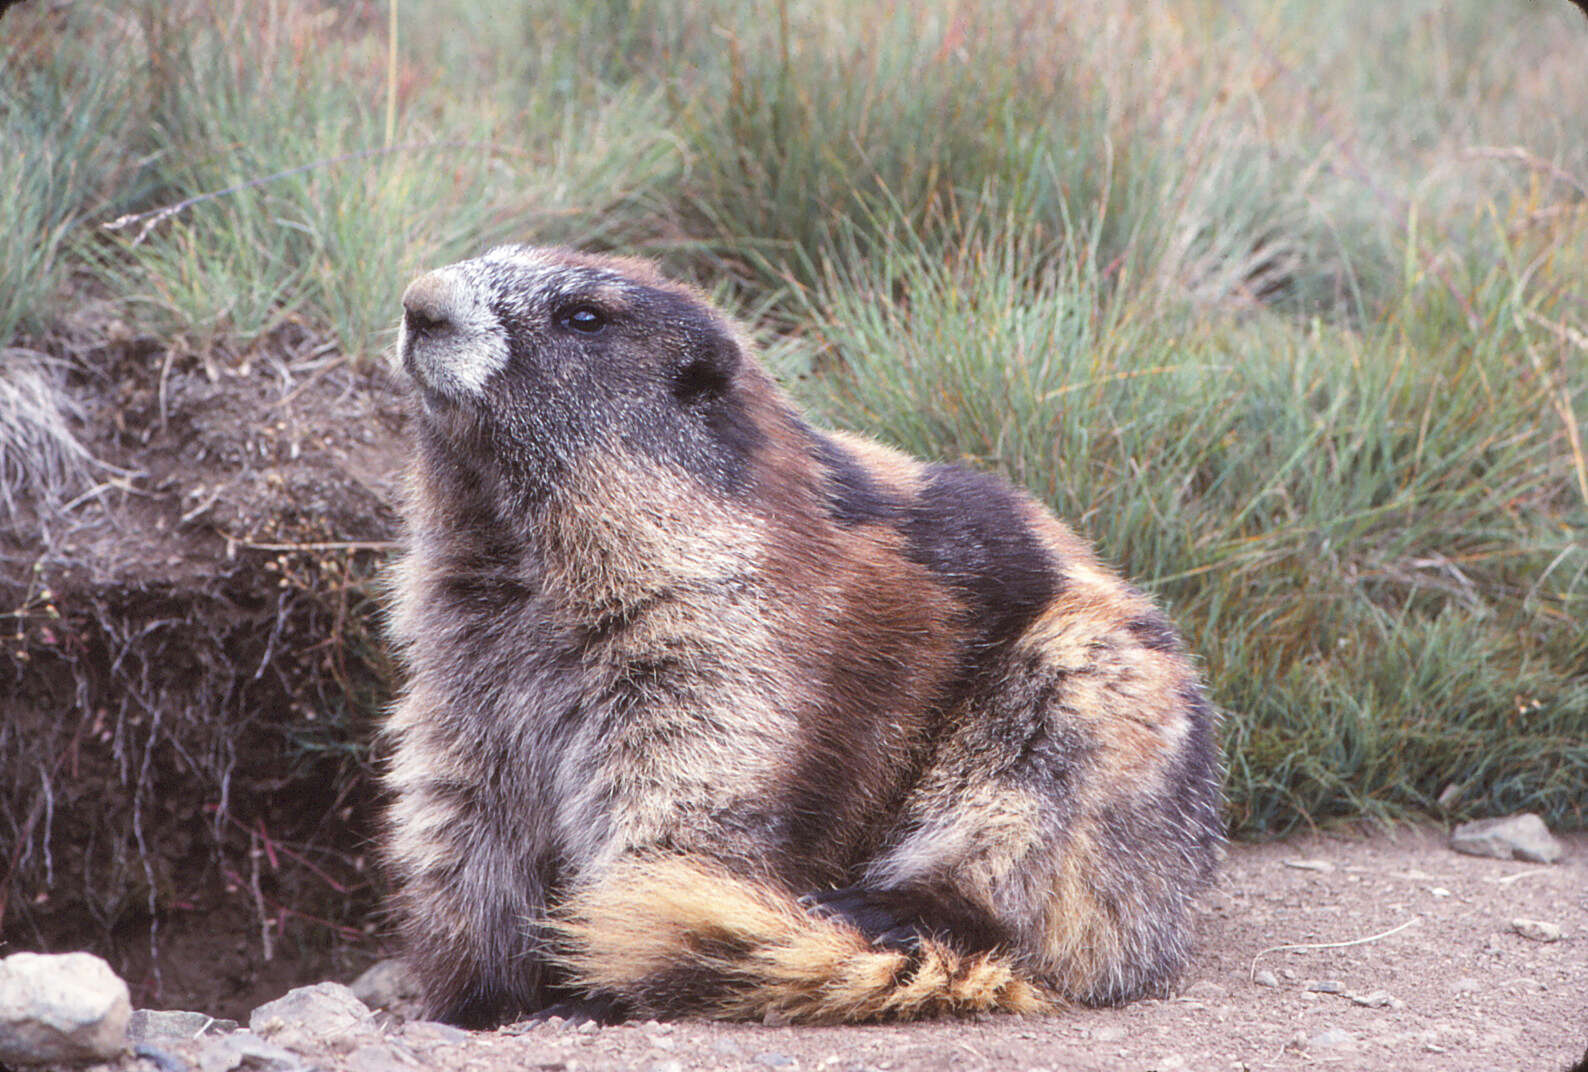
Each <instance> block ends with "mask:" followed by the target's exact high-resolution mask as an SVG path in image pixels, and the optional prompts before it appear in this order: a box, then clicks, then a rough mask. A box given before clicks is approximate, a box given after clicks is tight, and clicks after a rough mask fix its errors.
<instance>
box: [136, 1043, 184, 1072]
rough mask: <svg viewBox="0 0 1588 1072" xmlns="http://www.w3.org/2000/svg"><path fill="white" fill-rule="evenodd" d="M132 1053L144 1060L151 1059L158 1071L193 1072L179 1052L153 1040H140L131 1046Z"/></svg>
mask: <svg viewBox="0 0 1588 1072" xmlns="http://www.w3.org/2000/svg"><path fill="white" fill-rule="evenodd" d="M132 1055H133V1056H134V1057H137V1058H140V1059H141V1060H144V1061H153V1062H154V1067H156V1068H158V1069H159V1070H160V1072H193V1065H192V1064H191V1063H190V1062H189V1061H188V1059H187V1058H186V1057H184V1056H182V1055H181V1054H179V1053H175V1052H173V1051H171V1050H168V1049H166V1048H165V1047H164V1046H159V1045H156V1044H155V1043H153V1042H140V1043H138V1044H137V1045H135V1046H134V1047H133V1048H132Z"/></svg>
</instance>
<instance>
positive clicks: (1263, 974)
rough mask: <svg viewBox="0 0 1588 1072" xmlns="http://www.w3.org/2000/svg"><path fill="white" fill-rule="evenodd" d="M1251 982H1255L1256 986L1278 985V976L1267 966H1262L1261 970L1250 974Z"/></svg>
mask: <svg viewBox="0 0 1588 1072" xmlns="http://www.w3.org/2000/svg"><path fill="white" fill-rule="evenodd" d="M1252 982H1254V983H1256V984H1257V985H1258V986H1278V985H1279V977H1278V976H1277V975H1275V974H1274V973H1273V972H1271V971H1269V970H1268V969H1267V968H1263V969H1262V970H1261V971H1259V972H1257V973H1256V974H1255V975H1253V976H1252Z"/></svg>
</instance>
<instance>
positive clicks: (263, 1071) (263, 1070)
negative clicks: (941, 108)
mask: <svg viewBox="0 0 1588 1072" xmlns="http://www.w3.org/2000/svg"><path fill="white" fill-rule="evenodd" d="M203 1042H204V1047H203V1049H201V1050H200V1051H199V1054H198V1066H199V1069H200V1072H231V1070H232V1069H234V1068H238V1067H242V1068H245V1069H247V1070H248V1072H303V1070H304V1069H307V1068H308V1065H306V1064H305V1063H304V1062H303V1061H302V1059H300V1058H299V1057H298V1055H297V1054H294V1053H289V1052H288V1051H286V1050H284V1049H282V1048H281V1047H280V1046H275V1045H272V1044H271V1043H269V1042H266V1041H265V1040H264V1039H262V1038H260V1037H259V1036H258V1035H256V1034H254V1033H253V1032H252V1031H234V1032H232V1033H231V1034H230V1035H222V1036H221V1037H220V1038H217V1039H205V1040H203Z"/></svg>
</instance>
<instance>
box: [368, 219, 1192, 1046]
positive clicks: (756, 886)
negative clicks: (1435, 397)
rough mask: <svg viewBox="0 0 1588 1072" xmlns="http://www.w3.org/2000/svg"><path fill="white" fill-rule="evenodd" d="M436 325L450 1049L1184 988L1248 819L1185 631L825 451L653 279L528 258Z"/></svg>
mask: <svg viewBox="0 0 1588 1072" xmlns="http://www.w3.org/2000/svg"><path fill="white" fill-rule="evenodd" d="M404 306H405V309H406V315H405V318H404V325H403V332H402V338H401V340H400V343H399V348H398V349H399V356H400V359H401V361H402V363H403V365H404V367H405V368H406V370H407V371H408V373H409V374H410V375H411V376H412V378H413V380H414V383H415V385H416V390H415V400H416V401H415V422H414V424H415V430H416V435H417V454H416V459H415V464H414V466H413V471H412V475H411V486H410V493H409V503H408V510H407V521H408V544H407V551H406V555H405V556H404V558H403V560H402V562H401V564H400V565H399V567H398V569H397V574H396V580H395V593H396V599H395V608H394V612H393V632H394V634H395V637H396V639H397V641H398V643H399V645H400V650H401V652H402V658H403V661H404V663H405V665H406V668H407V672H408V687H407V690H406V692H405V694H404V695H403V697H402V699H401V701H400V702H399V703H398V704H397V706H396V709H395V710H394V712H393V714H392V716H391V719H390V722H389V725H388V742H389V745H390V749H391V761H390V769H389V774H388V777H387V781H388V785H389V787H390V789H391V791H392V794H393V798H394V803H393V805H392V808H391V813H390V817H389V820H390V821H389V833H388V837H387V845H386V848H387V858H388V863H389V866H390V868H391V870H392V873H393V875H394V878H395V880H396V884H397V888H398V892H397V895H396V904H395V907H396V910H397V913H398V916H399V919H400V921H401V925H402V928H403V933H404V935H405V937H406V940H407V945H408V951H409V957H410V959H411V961H412V963H413V965H414V967H415V968H416V969H417V971H418V974H419V976H420V978H421V979H422V981H423V984H424V987H425V991H426V996H427V1000H428V1002H429V1006H430V1012H431V1014H433V1015H435V1016H439V1017H442V1018H444V1019H447V1020H451V1021H455V1022H458V1023H462V1024H469V1025H483V1024H492V1023H496V1022H500V1021H502V1020H504V1019H506V1018H509V1017H512V1016H514V1015H517V1014H520V1013H524V1012H530V1011H535V1010H541V1009H545V1008H547V1007H548V1006H552V1007H556V1008H558V1009H561V1010H568V1009H576V1008H580V1007H583V1008H586V1009H589V1008H595V1009H598V1010H599V1011H601V1012H602V1013H603V1014H605V1015H608V1016H620V1015H624V1014H636V1015H641V1014H643V1015H669V1014H673V1015H676V1014H683V1013H703V1014H706V1015H717V1016H769V1015H775V1016H779V1017H792V1018H802V1019H806V1020H812V1021H835V1020H860V1019H871V1018H878V1017H908V1016H918V1015H929V1014H934V1013H938V1012H956V1011H958V1012H963V1011H973V1010H976V1009H982V1008H1003V1009H1015V1010H1034V1009H1043V1008H1053V1007H1057V1006H1059V1005H1062V1004H1063V1003H1064V1002H1066V1001H1080V1002H1087V1003H1106V1002H1117V1001H1123V1000H1127V999H1130V998H1134V997H1138V996H1141V995H1148V994H1161V993H1163V992H1164V990H1165V988H1166V987H1167V986H1168V985H1169V984H1170V983H1171V982H1172V980H1173V979H1174V978H1175V976H1176V974H1177V972H1179V970H1180V969H1181V967H1182V966H1183V964H1184V963H1185V960H1186V947H1185V932H1186V914H1187V906H1188V902H1189V899H1190V898H1191V897H1192V896H1193V894H1194V893H1195V892H1196V891H1197V890H1198V889H1199V888H1201V887H1202V886H1203V885H1204V884H1205V883H1206V882H1207V880H1208V878H1209V875H1210V872H1211V869H1212V867H1213V861H1214V857H1215V853H1216V851H1217V849H1216V847H1217V845H1218V842H1219V839H1220V828H1219V820H1218V804H1219V793H1218V769H1217V759H1216V749H1215V742H1214V728H1215V727H1214V723H1215V717H1214V713H1213V711H1212V709H1211V708H1210V706H1209V705H1208V703H1207V701H1206V700H1205V699H1204V697H1203V692H1202V687H1201V685H1200V684H1199V682H1198V679H1197V674H1196V672H1195V669H1194V668H1193V665H1192V663H1191V661H1190V660H1189V659H1188V658H1187V656H1186V655H1185V654H1184V652H1183V651H1182V648H1181V644H1180V641H1179V639H1178V636H1177V634H1176V632H1175V630H1174V629H1173V627H1172V626H1171V625H1170V624H1169V623H1168V621H1166V620H1165V618H1164V617H1163V616H1162V615H1161V614H1160V612H1159V611H1158V610H1157V608H1156V607H1155V606H1154V605H1153V604H1152V603H1151V601H1149V600H1148V599H1147V598H1146V597H1144V596H1143V595H1142V594H1140V593H1139V592H1137V591H1136V590H1135V589H1133V588H1131V587H1130V586H1129V585H1127V584H1126V583H1124V582H1123V581H1121V580H1120V579H1119V578H1118V577H1117V576H1115V575H1114V574H1113V573H1111V572H1110V571H1109V570H1108V569H1107V568H1105V567H1104V566H1103V565H1101V564H1100V563H1099V561H1098V560H1097V558H1096V557H1095V556H1094V555H1093V553H1092V551H1091V550H1090V549H1089V548H1088V547H1087V546H1086V545H1085V544H1084V543H1083V541H1081V540H1080V539H1079V538H1078V537H1076V536H1075V535H1074V534H1073V533H1071V532H1070V530H1069V529H1067V528H1066V527H1065V526H1064V525H1063V524H1061V523H1060V522H1059V521H1058V520H1056V519H1055V518H1054V517H1053V516H1051V515H1050V514H1049V513H1048V512H1047V511H1046V510H1044V509H1043V508H1042V507H1040V506H1039V505H1037V504H1036V503H1035V502H1034V501H1032V500H1031V499H1030V498H1028V497H1027V496H1026V495H1024V494H1023V493H1021V492H1019V491H1017V490H1015V489H1014V488H1012V487H1010V486H1009V485H1007V484H1006V483H1004V482H1002V481H1000V480H998V479H996V478H994V477H991V476H988V475H985V474H982V473H977V472H973V471H970V470H967V469H962V468H958V467H955V466H947V465H928V464H924V463H921V462H918V461H915V460H913V459H911V458H908V457H906V456H904V455H902V454H899V453H897V452H895V451H893V450H891V449H888V448H886V447H883V446H879V445H877V444H875V443H872V442H870V441H867V440H864V439H861V438H858V437H854V436H849V435H843V434H838V433H830V432H824V431H819V430H817V429H815V428H812V427H811V426H810V425H808V424H807V423H806V422H805V421H804V420H803V419H802V418H801V416H800V414H799V413H798V411H797V410H796V409H795V408H794V407H793V406H792V404H791V403H790V402H789V401H788V399H787V398H786V397H785V396H784V395H783V393H782V392H781V391H780V390H779V389H778V388H777V387H776V385H775V384H774V383H773V382H772V380H771V379H770V378H769V377H768V375H767V373H766V372H765V371H764V370H763V369H762V367H761V366H760V365H759V364H758V363H757V361H756V360H755V359H754V357H753V356H752V355H751V350H750V347H749V345H748V343H747V342H746V340H745V339H744V337H743V336H742V334H741V333H740V332H739V331H738V330H737V329H736V328H735V327H734V326H733V325H732V324H731V323H730V322H729V321H727V320H726V319H725V318H724V317H722V316H721V315H720V314H719V313H717V312H716V311H715V310H714V309H713V308H712V307H711V306H710V305H709V304H707V303H706V301H705V300H704V299H703V298H702V297H701V296H700V295H699V294H697V293H695V292H694V291H692V290H690V289H688V288H685V287H682V286H680V285H677V284H675V283H671V282H668V281H667V280H665V279H663V278H662V277H661V276H660V275H658V273H657V272H656V271H655V269H654V268H653V267H651V266H650V265H648V264H645V263H642V262H637V261H627V260H618V259H610V258H602V257H593V256H587V255H581V254H576V253H572V252H568V251H565V250H551V249H536V248H528V247H504V248H501V249H497V250H493V251H492V252H490V253H488V254H486V255H485V256H483V257H480V258H478V259H476V260H471V261H466V262H463V263H461V264H456V265H452V266H450V267H447V268H444V269H441V270H439V271H437V272H432V273H429V274H428V275H426V276H423V277H421V278H420V279H419V280H417V281H415V282H414V284H413V285H412V286H411V287H410V288H409V290H408V293H407V294H406V295H405V296H404ZM581 1002H585V1003H593V1004H585V1005H583V1006H581V1005H580V1003H581Z"/></svg>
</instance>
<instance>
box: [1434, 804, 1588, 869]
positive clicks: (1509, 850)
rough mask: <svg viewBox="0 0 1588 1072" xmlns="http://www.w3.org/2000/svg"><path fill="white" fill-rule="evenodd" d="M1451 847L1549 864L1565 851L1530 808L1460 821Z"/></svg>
mask: <svg viewBox="0 0 1588 1072" xmlns="http://www.w3.org/2000/svg"><path fill="white" fill-rule="evenodd" d="M1450 847H1451V848H1452V849H1454V850H1456V851H1457V852H1464V853H1466V854H1467V855H1469V856H1492V857H1494V858H1495V859H1497V860H1509V859H1511V858H1513V857H1514V858H1516V859H1518V860H1526V861H1528V862H1529V863H1535V864H1552V863H1554V862H1555V861H1556V860H1559V859H1560V858H1561V856H1563V855H1564V854H1565V852H1566V850H1565V848H1564V847H1562V845H1561V843H1560V842H1559V841H1556V840H1555V838H1554V836H1553V835H1551V834H1550V832H1549V827H1547V826H1545V825H1544V820H1542V819H1540V818H1539V817H1538V816H1537V815H1534V814H1533V813H1532V812H1523V813H1522V814H1520V815H1511V816H1507V817H1506V818H1504V819H1479V820H1477V821H1476V822H1471V823H1462V824H1461V825H1460V826H1458V827H1456V829H1455V830H1454V831H1452V832H1451V834H1450Z"/></svg>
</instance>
